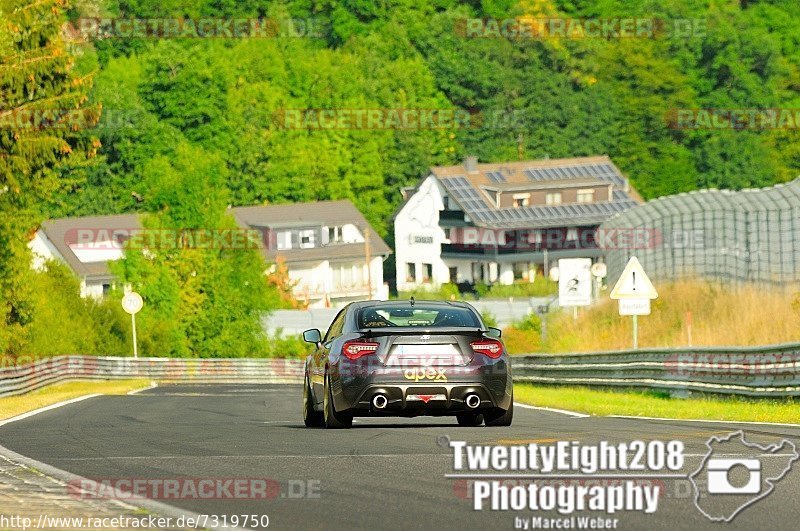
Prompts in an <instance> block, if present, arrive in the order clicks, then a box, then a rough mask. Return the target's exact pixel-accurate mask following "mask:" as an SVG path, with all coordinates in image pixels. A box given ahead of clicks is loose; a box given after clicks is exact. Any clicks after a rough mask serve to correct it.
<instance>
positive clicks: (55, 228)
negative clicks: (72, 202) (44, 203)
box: [28, 214, 142, 298]
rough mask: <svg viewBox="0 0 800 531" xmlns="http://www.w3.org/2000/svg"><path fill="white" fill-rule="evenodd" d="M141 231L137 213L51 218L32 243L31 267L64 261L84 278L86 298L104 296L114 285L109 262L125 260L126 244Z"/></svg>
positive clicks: (43, 225) (83, 295) (82, 292)
mask: <svg viewBox="0 0 800 531" xmlns="http://www.w3.org/2000/svg"><path fill="white" fill-rule="evenodd" d="M141 228H142V226H141V223H139V218H138V216H136V215H135V214H122V215H117V216H85V217H77V218H60V219H49V220H47V221H45V222H44V223H42V225H41V227H39V230H37V231H36V233H35V234H34V236H33V238H32V239H31V241H30V242H29V243H28V247H29V248H30V249H31V252H32V255H33V258H32V264H31V265H32V267H33V268H34V269H37V270H40V269H42V268H43V267H44V265H45V263H46V262H47V261H48V260H60V261H62V262H64V263H65V264H67V265H68V266H69V267H70V268H71V269H72V271H74V272H75V274H76V275H77V276H78V278H79V279H80V281H81V296H82V297H95V298H99V297H102V296H103V294H104V293H106V292H107V291H108V290H109V289H110V288H111V286H113V285H114V276H113V275H112V274H111V272H110V271H109V269H108V263H109V262H111V261H114V260H118V259H120V258H122V252H123V243H124V241H125V240H126V239H127V238H128V237H130V234H131V233H133V232H135V231H138V230H141Z"/></svg>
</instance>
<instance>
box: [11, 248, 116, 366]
mask: <svg viewBox="0 0 800 531" xmlns="http://www.w3.org/2000/svg"><path fill="white" fill-rule="evenodd" d="M31 278H32V282H33V283H34V290H33V293H34V295H33V321H32V323H31V327H30V335H29V337H28V338H27V341H26V342H25V345H26V347H25V350H26V351H25V352H23V354H26V355H29V356H31V357H46V356H58V355H64V354H98V355H109V356H129V355H132V347H131V339H130V333H131V332H130V328H131V327H130V317H129V316H128V314H126V313H125V312H124V311H123V310H122V307H121V305H120V304H119V302H118V301H112V300H103V301H96V300H94V299H90V298H86V299H84V298H81V297H80V283H79V281H78V279H77V278H76V277H75V276H74V275H73V274H72V272H71V271H70V270H69V269H67V267H66V266H65V265H63V264H61V263H58V262H50V263H48V265H47V271H42V272H34V273H33V274H32V276H31Z"/></svg>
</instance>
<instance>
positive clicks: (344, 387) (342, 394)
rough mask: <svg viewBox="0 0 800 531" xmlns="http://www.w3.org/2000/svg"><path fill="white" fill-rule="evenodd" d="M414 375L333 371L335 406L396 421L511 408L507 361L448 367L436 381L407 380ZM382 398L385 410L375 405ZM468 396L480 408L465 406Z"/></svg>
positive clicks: (408, 372) (391, 370)
mask: <svg viewBox="0 0 800 531" xmlns="http://www.w3.org/2000/svg"><path fill="white" fill-rule="evenodd" d="M411 371H416V369H402V368H386V367H384V368H381V369H379V370H376V371H373V372H372V373H370V374H355V375H354V374H351V373H350V372H348V371H345V374H342V373H340V372H339V371H333V374H332V375H331V376H332V382H331V383H332V388H333V389H332V390H333V398H334V405H335V407H336V409H337V410H339V411H345V410H350V411H352V412H353V413H354V414H355V415H392V416H417V415H455V414H457V413H462V412H467V411H471V412H480V411H482V410H487V409H491V408H501V409H508V408H509V407H511V391H512V379H511V372H510V370H509V364H508V362H507V361H506V360H505V359H498V360H495V361H494V362H493V363H491V364H485V365H476V366H465V367H445V368H443V374H441V375H440V374H439V372H438V371H434V372H436V376H434V377H432V378H423V379H417V378H415V377H411V378H409V377H410V376H412V375H413V374H414V373H412V372H411ZM431 374H433V372H431ZM407 376H408V377H407ZM437 378H438V379H437ZM337 384H338V385H337ZM378 394H382V395H384V396H385V397H386V399H387V404H386V407H385V408H383V409H376V408H374V407H373V405H372V399H373V398H374V397H375V396H376V395H378ZM470 394H475V395H477V396H478V397H479V398H480V405H479V406H478V407H477V408H469V407H467V406H466V403H465V399H466V397H467V395H470Z"/></svg>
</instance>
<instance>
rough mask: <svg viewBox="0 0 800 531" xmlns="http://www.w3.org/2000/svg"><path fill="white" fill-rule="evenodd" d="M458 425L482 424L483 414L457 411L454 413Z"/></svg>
mask: <svg viewBox="0 0 800 531" xmlns="http://www.w3.org/2000/svg"><path fill="white" fill-rule="evenodd" d="M456 420H457V421H458V425H459V426H473V427H474V426H480V425H481V424H483V415H481V414H480V413H459V414H457V415H456Z"/></svg>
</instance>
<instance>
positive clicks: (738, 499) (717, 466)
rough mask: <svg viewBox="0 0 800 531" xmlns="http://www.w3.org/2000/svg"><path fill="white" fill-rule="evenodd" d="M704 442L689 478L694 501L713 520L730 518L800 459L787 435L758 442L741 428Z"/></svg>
mask: <svg viewBox="0 0 800 531" xmlns="http://www.w3.org/2000/svg"><path fill="white" fill-rule="evenodd" d="M706 446H707V447H708V453H706V455H705V456H704V457H703V460H702V462H701V463H700V466H699V468H698V469H697V470H695V471H694V472H693V473H692V474H690V475H689V481H690V482H691V483H692V485H693V486H694V491H695V496H694V503H695V505H696V506H697V508H698V509H699V510H700V512H702V513H703V514H704V515H705V516H706V517H707V518H708V519H709V520H712V521H714V522H730V521H731V520H733V518H734V517H735V516H736V515H737V514H739V513H740V512H741V511H742V510H744V509H745V508H746V507H749V506H750V505H752V504H754V503H755V502H757V501H758V500H761V499H763V498H764V497H766V496H767V495H769V493H771V492H772V491H773V490H775V484H776V483H777V482H778V481H780V480H781V479H783V478H784V477H785V476H786V475H787V474H788V473H789V471H790V470H791V468H792V466H793V465H794V463H795V462H796V461H797V460H798V459H800V454H798V452H797V448H796V447H795V444H794V443H793V442H792V441H790V440H788V439H783V440H781V441H780V442H777V443H775V444H769V445H765V446H762V445H759V444H756V443H751V442H748V441H746V440H745V437H744V433H743V432H742V431H737V432H734V433H731V434H729V435H727V436H725V437H712V438H711V439H709V440H708V442H707V443H706Z"/></svg>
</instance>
